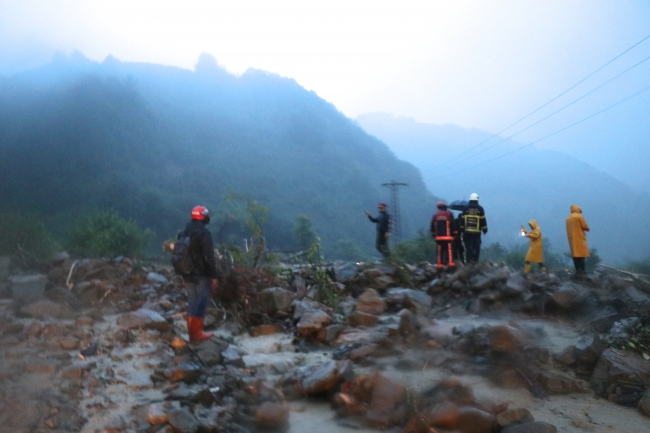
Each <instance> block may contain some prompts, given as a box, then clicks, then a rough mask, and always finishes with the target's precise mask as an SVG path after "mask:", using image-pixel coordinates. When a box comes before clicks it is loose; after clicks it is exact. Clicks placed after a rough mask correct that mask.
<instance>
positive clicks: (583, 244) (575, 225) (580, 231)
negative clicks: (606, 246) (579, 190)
mask: <svg viewBox="0 0 650 433" xmlns="http://www.w3.org/2000/svg"><path fill="white" fill-rule="evenodd" d="M588 231H589V226H588V225H587V222H586V221H585V219H584V217H583V216H582V209H580V206H578V205H576V204H572V205H571V215H569V217H568V218H567V219H566V234H567V237H568V239H569V247H570V248H571V257H572V258H573V265H574V266H575V268H576V274H578V275H584V274H585V272H586V271H585V259H586V258H587V257H589V248H587V234H586V233H585V232H588Z"/></svg>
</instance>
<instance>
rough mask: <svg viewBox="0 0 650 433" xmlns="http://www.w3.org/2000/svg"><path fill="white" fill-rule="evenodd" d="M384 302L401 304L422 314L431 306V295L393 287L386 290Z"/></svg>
mask: <svg viewBox="0 0 650 433" xmlns="http://www.w3.org/2000/svg"><path fill="white" fill-rule="evenodd" d="M386 302H387V303H389V304H395V305H399V304H401V305H403V306H404V307H406V308H410V309H411V310H414V311H415V312H416V313H420V314H423V313H426V311H427V310H428V309H429V308H430V307H431V296H429V295H427V294H426V293H424V292H421V291H419V290H413V289H405V288H402V287H393V288H391V289H388V291H387V292H386Z"/></svg>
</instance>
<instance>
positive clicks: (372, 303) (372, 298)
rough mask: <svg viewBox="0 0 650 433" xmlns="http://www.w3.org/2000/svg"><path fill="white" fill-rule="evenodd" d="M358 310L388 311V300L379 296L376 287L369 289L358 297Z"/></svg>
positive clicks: (376, 312) (365, 311)
mask: <svg viewBox="0 0 650 433" xmlns="http://www.w3.org/2000/svg"><path fill="white" fill-rule="evenodd" d="M356 311H360V312H362V313H368V314H381V313H383V312H384V311H386V301H384V300H383V299H382V298H381V296H379V293H377V291H376V290H375V289H367V290H365V291H364V292H363V293H362V294H360V295H359V297H358V298H357V306H356Z"/></svg>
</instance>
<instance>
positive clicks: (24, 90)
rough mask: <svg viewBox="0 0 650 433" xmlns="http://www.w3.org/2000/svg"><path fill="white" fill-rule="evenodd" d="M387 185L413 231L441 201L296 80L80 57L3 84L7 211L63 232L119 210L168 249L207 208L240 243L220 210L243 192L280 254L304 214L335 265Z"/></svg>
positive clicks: (365, 240) (357, 240)
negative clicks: (195, 210) (259, 211)
mask: <svg viewBox="0 0 650 433" xmlns="http://www.w3.org/2000/svg"><path fill="white" fill-rule="evenodd" d="M391 180H398V181H400V182H406V183H408V184H409V187H408V188H404V189H402V191H401V192H402V193H401V196H400V200H401V205H402V206H401V209H402V217H403V219H402V231H403V233H404V235H405V236H411V235H413V234H414V233H415V232H416V231H417V230H418V229H419V228H423V227H426V226H427V224H428V221H429V218H430V216H431V212H432V209H433V207H434V203H435V198H434V197H433V196H432V195H431V194H430V193H429V192H428V191H427V189H426V187H425V185H424V183H423V181H422V179H421V175H420V173H419V171H418V170H417V169H416V168H415V167H414V166H413V165H411V164H410V163H406V162H403V161H399V160H398V159H397V158H396V157H395V155H394V154H393V153H392V152H391V151H390V150H389V149H388V147H387V146H386V145H385V144H383V143H382V142H380V141H379V140H377V139H375V138H373V137H371V136H369V135H368V134H367V133H366V132H364V131H363V130H362V129H361V128H360V127H359V126H358V125H356V123H354V122H352V121H351V120H350V119H348V118H346V117H345V116H343V115H342V114H341V113H340V112H338V111H337V110H336V108H335V107H334V106H332V105H331V104H329V103H327V102H326V101H324V100H322V99H321V98H319V97H318V95H316V94H315V93H313V92H308V91H306V90H305V89H303V88H302V87H300V86H299V85H298V84H297V83H296V82H295V81H293V80H290V79H286V78H281V77H279V76H276V75H273V74H269V73H265V72H262V71H257V70H250V71H248V72H246V73H245V74H243V75H242V76H233V75H231V74H229V73H227V72H226V71H225V70H223V69H222V68H220V67H219V66H218V65H217V63H216V61H215V60H214V59H213V58H211V57H210V56H207V55H203V56H202V57H201V58H200V59H199V63H198V64H197V66H196V70H195V71H188V70H184V69H180V68H174V67H166V66H158V65H151V64H133V63H122V62H120V61H118V60H116V59H114V58H110V57H109V58H107V59H106V60H105V61H104V62H103V63H101V64H98V63H94V62H91V61H88V60H86V59H84V58H83V57H82V56H80V55H76V56H73V58H72V59H67V58H59V59H56V60H55V61H53V62H52V63H51V64H49V65H47V66H44V67H41V68H38V69H35V70H31V71H28V72H25V73H21V74H19V75H15V76H12V77H3V78H0V202H1V203H2V212H16V213H31V214H37V215H38V216H39V217H40V218H42V219H43V220H45V221H46V223H47V225H48V227H49V228H50V229H51V230H52V231H54V232H55V233H57V234H58V235H59V236H63V235H64V234H65V233H66V231H67V230H68V229H69V227H71V225H73V224H74V223H75V222H76V221H77V220H78V219H79V218H81V217H82V216H84V215H87V214H88V213H90V212H92V211H94V210H101V209H113V210H116V211H117V212H118V213H119V214H120V215H121V216H123V217H126V218H133V219H135V220H136V221H137V222H138V223H139V224H140V226H141V227H143V228H151V229H152V230H153V231H154V232H155V233H156V235H157V240H158V241H160V240H163V239H166V238H169V237H172V236H173V235H174V234H175V232H176V231H177V230H178V229H179V228H180V227H182V226H183V224H184V223H185V222H186V220H187V219H188V216H189V210H190V209H191V207H192V206H193V205H195V204H198V203H201V204H205V205H206V206H208V208H210V209H211V210H212V211H213V214H215V215H216V216H217V218H215V223H214V224H213V225H212V226H211V227H212V229H213V232H217V231H219V233H218V234H217V235H218V236H219V237H230V238H231V239H230V240H232V241H233V242H237V241H238V240H237V237H240V236H245V235H246V232H245V230H243V229H241V227H243V225H242V224H241V223H239V224H237V221H235V220H236V218H235V219H234V220H233V219H232V218H231V217H233V216H232V215H227V214H226V212H225V211H224V212H221V211H222V210H223V209H224V206H223V200H224V198H225V197H226V196H227V195H228V194H229V193H237V194H241V195H244V196H246V197H249V198H250V199H252V200H255V201H257V202H259V203H261V204H262V205H265V206H267V207H268V208H269V218H268V220H267V221H266V223H265V224H264V230H265V235H266V237H267V243H268V245H269V246H270V247H271V248H278V249H288V248H293V247H295V246H296V239H295V236H294V233H293V227H294V224H295V221H296V217H297V215H298V214H305V215H307V216H308V217H309V218H311V220H312V221H313V226H314V229H315V230H316V232H317V233H318V235H319V236H320V237H321V238H322V239H323V246H324V250H325V252H326V253H327V254H328V255H329V256H330V257H335V256H336V254H337V248H338V247H339V246H340V244H341V242H340V241H341V240H349V241H352V242H353V244H356V245H358V246H360V247H362V248H363V249H365V250H366V251H368V252H370V251H372V249H373V246H374V243H373V238H374V227H373V226H372V225H371V224H370V223H369V222H368V220H367V219H366V218H365V215H364V214H363V211H364V210H366V209H368V210H371V211H373V212H374V211H375V210H376V203H377V202H378V201H388V199H389V192H388V189H387V188H385V187H382V186H381V183H382V182H389V181H391ZM234 217H236V216H234ZM229 219H230V220H232V221H231V222H230V223H228V224H226V223H225V221H227V220H229ZM217 235H215V237H217ZM217 240H219V239H217ZM345 244H346V245H348V246H349V245H350V242H347V243H345Z"/></svg>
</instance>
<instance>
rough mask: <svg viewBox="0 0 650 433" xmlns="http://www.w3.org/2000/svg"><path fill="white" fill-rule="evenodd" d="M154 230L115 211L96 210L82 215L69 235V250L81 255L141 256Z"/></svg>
mask: <svg viewBox="0 0 650 433" xmlns="http://www.w3.org/2000/svg"><path fill="white" fill-rule="evenodd" d="M154 236H155V235H154V233H153V232H152V231H151V230H149V229H146V230H144V231H143V230H140V228H139V227H138V225H137V224H136V222H135V221H133V220H130V219H125V218H122V217H120V216H119V215H118V214H117V212H115V211H98V212H95V213H94V214H92V215H90V216H88V217H86V218H84V219H82V220H81V221H80V222H79V223H78V224H77V225H76V226H75V227H74V228H73V229H72V231H71V233H70V236H69V239H68V247H69V248H70V252H71V253H73V254H76V255H79V256H83V257H116V256H128V257H140V256H142V254H143V253H144V251H145V250H146V248H147V247H148V245H149V243H150V242H151V239H152V238H153V237H154Z"/></svg>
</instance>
